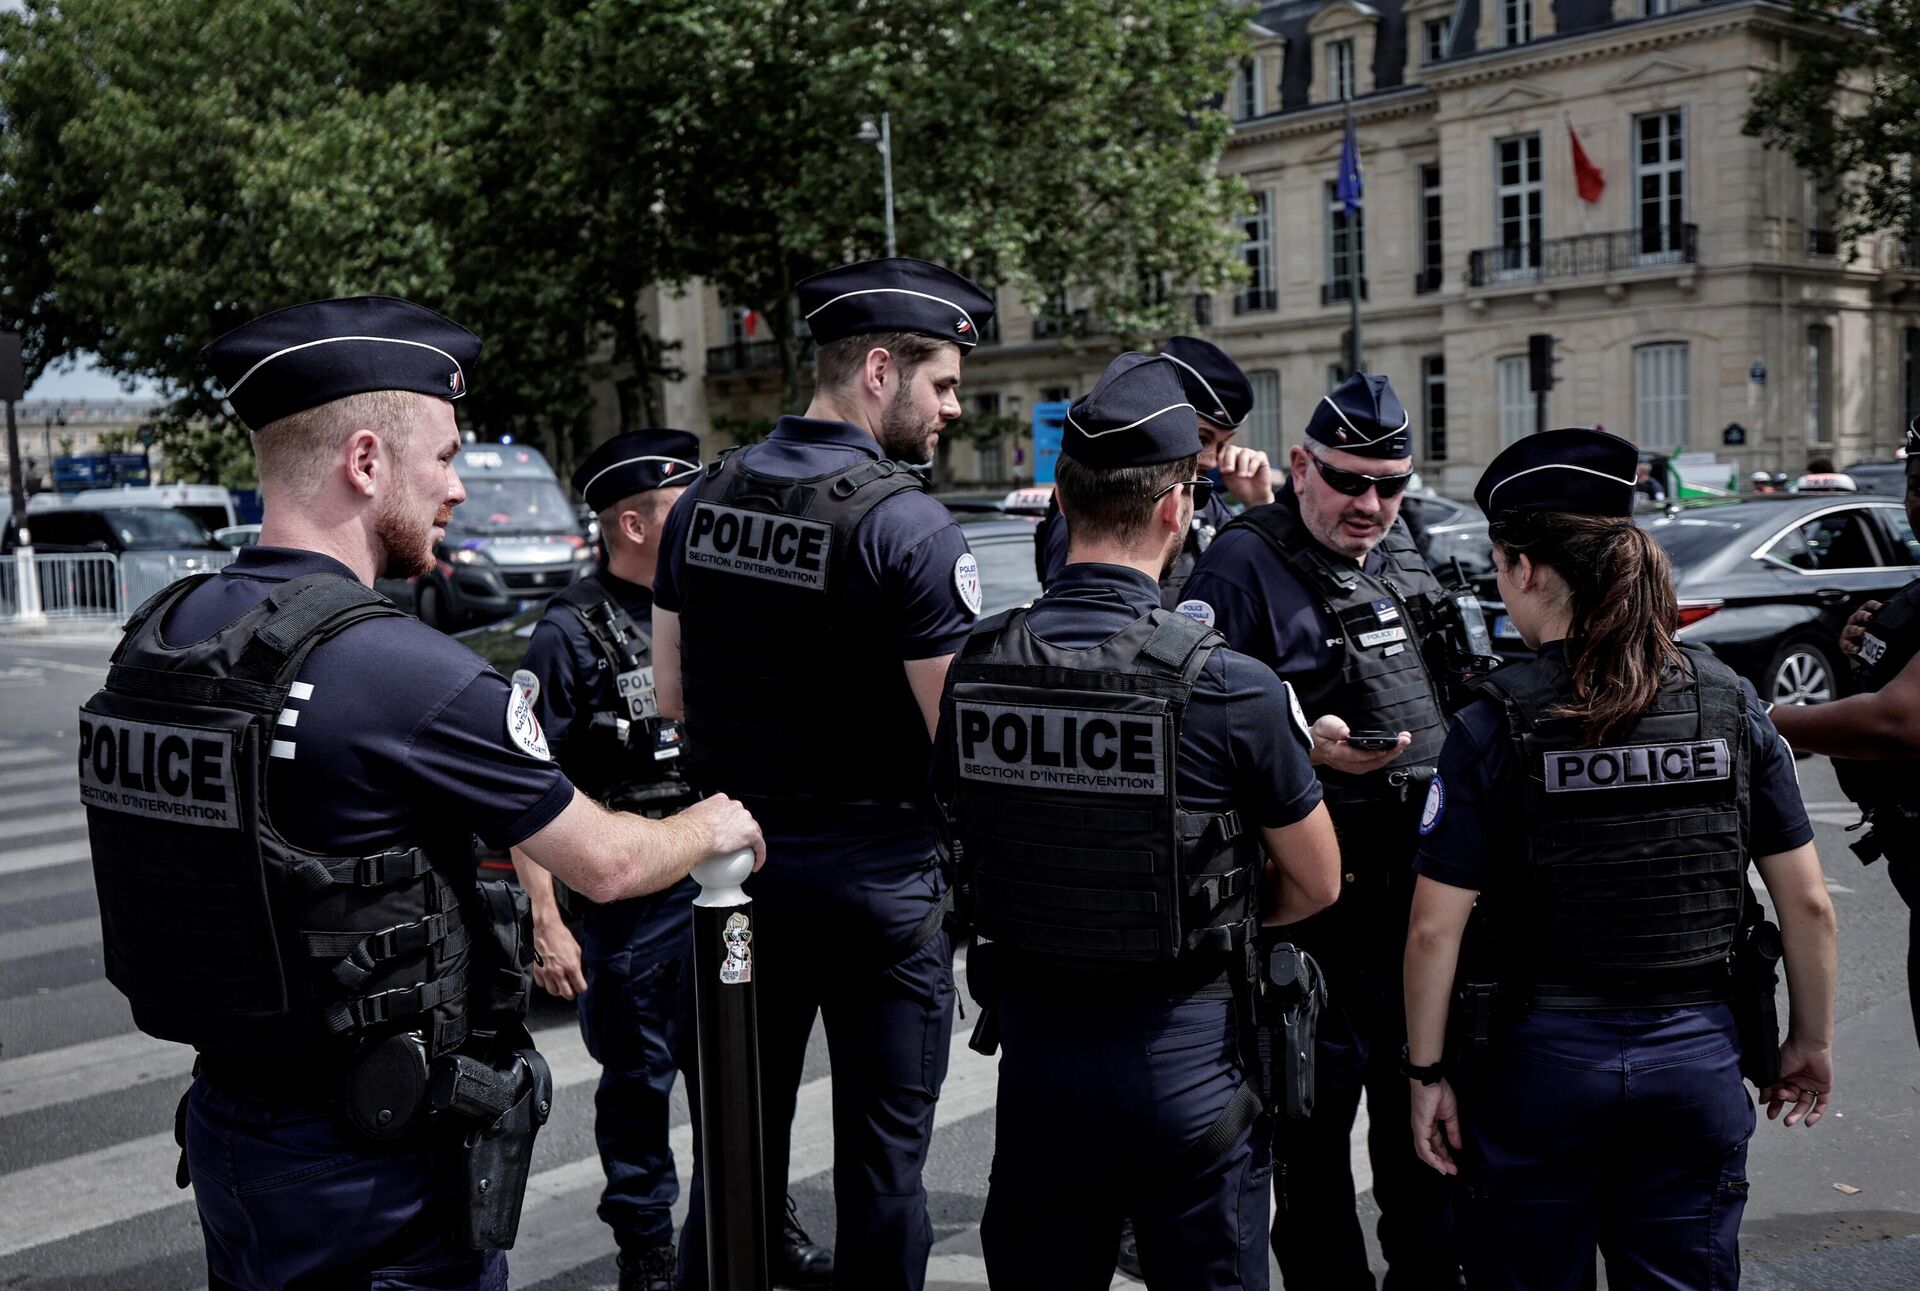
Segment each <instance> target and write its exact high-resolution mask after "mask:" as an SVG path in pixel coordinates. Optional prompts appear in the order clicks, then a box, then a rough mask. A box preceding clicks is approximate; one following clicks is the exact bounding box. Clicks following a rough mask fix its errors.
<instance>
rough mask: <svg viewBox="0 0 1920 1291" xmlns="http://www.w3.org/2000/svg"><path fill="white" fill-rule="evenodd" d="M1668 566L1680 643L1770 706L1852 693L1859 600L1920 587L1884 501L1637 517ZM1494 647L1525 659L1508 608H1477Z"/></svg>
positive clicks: (1760, 505) (1894, 503)
mask: <svg viewBox="0 0 1920 1291" xmlns="http://www.w3.org/2000/svg"><path fill="white" fill-rule="evenodd" d="M1635 523H1637V524H1639V525H1640V526H1641V527H1642V528H1644V529H1646V530H1647V531H1648V532H1649V533H1651V534H1652V535H1653V536H1654V537H1655V538H1656V539H1658V540H1659V542H1660V545H1661V546H1662V547H1664V548H1666V551H1667V555H1668V556H1669V557H1671V558H1672V560H1673V568H1674V581H1675V591H1676V592H1677V593H1678V597H1679V602H1680V639H1681V640H1682V641H1694V642H1698V643H1699V644H1701V645H1706V646H1710V647H1712V649H1713V651H1714V653H1715V654H1717V655H1719V656H1720V657H1721V658H1722V659H1724V660H1725V661H1726V662H1727V664H1728V665H1729V666H1730V667H1732V668H1733V670H1734V671H1736V672H1738V673H1739V674H1740V675H1741V676H1743V677H1745V678H1746V679H1747V680H1748V681H1751V682H1752V683H1753V685H1754V689H1756V690H1757V691H1759V692H1760V697H1761V698H1762V699H1765V700H1770V701H1772V702H1773V703H1776V704H1806V703H1824V702H1826V701H1827V700H1830V699H1835V698H1838V697H1840V696H1841V695H1844V694H1846V693H1847V690H1848V675H1847V670H1846V668H1845V667H1844V666H1843V657H1842V655H1841V654H1840V651H1839V648H1838V646H1837V644H1836V643H1837V641H1838V640H1839V636H1840V628H1841V626H1842V625H1843V624H1844V623H1845V622H1846V620H1847V616H1848V615H1849V614H1851V613H1853V611H1854V610H1855V609H1856V608H1858V607H1859V605H1860V603H1861V602H1862V601H1867V600H1885V599H1887V597H1888V596H1890V595H1892V594H1893V593H1894V592H1897V591H1899V590H1900V589H1901V588H1902V587H1905V586H1906V585H1907V584H1908V583H1910V582H1912V581H1913V579H1914V578H1916V577H1920V542H1916V541H1915V538H1914V534H1913V528H1912V526H1911V525H1910V524H1909V523H1908V520H1907V513H1906V509H1905V508H1904V507H1903V506H1902V505H1901V504H1900V502H1899V501H1898V500H1896V499H1894V498H1891V497H1887V496H1885V495H1879V494H1832V493H1829V494H1819V495H1797V494H1772V495H1765V496H1758V497H1751V498H1745V499H1743V500H1741V501H1738V502H1730V503H1723V502H1713V503H1708V504H1703V505H1696V506H1678V507H1669V508H1667V509H1666V510H1664V511H1661V512H1656V513H1654V514H1651V515H1644V516H1638V517H1636V518H1635ZM1483 603H1484V604H1485V606H1486V609H1487V621H1488V623H1489V625H1490V626H1491V627H1492V629H1493V635H1494V644H1495V647H1496V648H1497V649H1498V650H1499V651H1500V652H1501V653H1502V654H1504V655H1511V656H1524V655H1525V654H1526V653H1527V651H1526V647H1525V646H1524V645H1522V644H1521V642H1520V639H1519V634H1518V633H1517V632H1516V631H1515V630H1514V628H1513V623H1512V620H1510V619H1509V618H1507V616H1506V615H1505V614H1504V613H1503V612H1502V611H1503V609H1504V607H1503V606H1501V605H1500V603H1499V602H1498V601H1497V600H1494V599H1492V598H1491V597H1488V598H1487V599H1486V600H1485V601H1484V602H1483Z"/></svg>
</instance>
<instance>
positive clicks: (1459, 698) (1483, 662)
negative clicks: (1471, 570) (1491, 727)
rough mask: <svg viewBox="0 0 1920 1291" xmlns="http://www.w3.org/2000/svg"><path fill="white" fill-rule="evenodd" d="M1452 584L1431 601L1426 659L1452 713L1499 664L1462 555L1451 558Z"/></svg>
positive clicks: (1463, 704)
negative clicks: (1475, 685)
mask: <svg viewBox="0 0 1920 1291" xmlns="http://www.w3.org/2000/svg"><path fill="white" fill-rule="evenodd" d="M1452 565H1453V584H1452V586H1450V587H1443V588H1442V594H1441V595H1440V596H1439V597H1438V598H1435V599H1432V600H1430V601H1429V602H1428V604H1429V607H1430V609H1431V613H1432V622H1433V631H1432V634H1431V635H1430V636H1429V637H1428V639H1427V642H1426V647H1427V662H1428V664H1429V665H1430V666H1431V667H1432V669H1433V671H1434V674H1435V676H1436V677H1437V678H1438V680H1439V682H1440V702H1441V704H1442V706H1444V707H1445V708H1446V710H1447V712H1449V713H1457V712H1459V711H1460V710H1461V709H1462V708H1465V707H1466V706H1467V704H1469V703H1470V702H1472V700H1473V697H1474V693H1475V692H1474V683H1475V682H1477V681H1479V680H1480V679H1481V678H1482V677H1485V676H1486V675H1487V674H1488V673H1490V672H1492V671H1493V670H1494V669H1495V668H1498V667H1499V666H1500V663H1501V660H1500V656H1499V655H1497V654H1495V653H1494V650H1493V634H1492V633H1491V632H1489V631H1488V630H1487V616H1486V612H1485V611H1483V610H1482V609H1481V608H1480V598H1479V597H1478V596H1477V595H1475V594H1474V591H1473V585H1472V583H1470V582H1469V581H1468V579H1467V576H1466V573H1465V571H1463V570H1462V569H1461V568H1460V560H1459V557H1457V556H1456V557H1455V558H1454V559H1453V561H1452Z"/></svg>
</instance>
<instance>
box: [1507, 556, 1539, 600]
mask: <svg viewBox="0 0 1920 1291" xmlns="http://www.w3.org/2000/svg"><path fill="white" fill-rule="evenodd" d="M1507 571H1508V573H1509V574H1510V575H1511V577H1512V578H1513V585H1514V586H1515V587H1517V588H1519V589H1520V590H1521V591H1523V592H1531V591H1534V590H1535V587H1534V584H1535V583H1536V582H1537V581H1538V578H1539V573H1540V571H1539V570H1538V569H1537V568H1536V567H1535V566H1534V563H1533V557H1531V556H1529V555H1527V554H1526V553H1524V552H1522V553H1521V554H1520V555H1518V556H1515V557H1514V558H1513V563H1512V564H1511V565H1509V566H1508V567H1507Z"/></svg>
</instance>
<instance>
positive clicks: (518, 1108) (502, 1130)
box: [430, 1031, 553, 1251]
mask: <svg viewBox="0 0 1920 1291" xmlns="http://www.w3.org/2000/svg"><path fill="white" fill-rule="evenodd" d="M521 1035H522V1038H523V1039H524V1038H525V1032H524V1031H523V1032H522V1033H521ZM430 1096H431V1099H432V1102H433V1106H434V1108H435V1109H436V1110H437V1111H440V1112H442V1113H446V1114H451V1115H454V1116H458V1117H460V1118H461V1119H462V1122H463V1124H464V1126H465V1132H464V1133H463V1134H462V1136H461V1139H460V1142H459V1147H458V1151H457V1153H456V1158H455V1168H454V1181H453V1182H454V1187H455V1190H456V1192H455V1195H456V1196H457V1197H459V1198H460V1199H461V1204H460V1205H458V1206H457V1207H456V1208H455V1213H454V1215H453V1217H452V1221H453V1233H454V1238H455V1240H456V1241H458V1242H459V1243H461V1244H462V1245H463V1246H465V1247H466V1248H467V1249H469V1250H475V1251H504V1250H508V1249H510V1248H511V1247H512V1246H513V1242H514V1238H515V1237H516V1236H517V1235H518V1234H519V1231H520V1207H521V1203H522V1202H523V1201H524V1200H525V1198H526V1191H527V1176H528V1173H529V1172H530V1171H531V1169H532V1167H533V1140H534V1137H535V1136H536V1135H537V1134H539V1132H540V1127H541V1126H542V1125H545V1124H546V1123H547V1117H548V1115H549V1114H550V1113H551V1112H552V1110H553V1073H552V1072H550V1071H549V1070H548V1069H547V1060H546V1059H545V1058H543V1057H541V1056H540V1053H539V1051H538V1050H536V1049H534V1048H533V1047H532V1045H531V1044H528V1045H527V1046H526V1047H525V1048H520V1049H515V1050H513V1051H512V1052H510V1053H508V1054H506V1055H505V1057H504V1059H503V1060H502V1061H501V1062H500V1063H499V1064H498V1065H493V1064H489V1063H485V1062H481V1061H479V1060H477V1059H474V1058H469V1057H467V1056H465V1055H463V1054H449V1055H447V1056H445V1057H442V1058H440V1059H438V1060H436V1061H435V1063H434V1066H433V1080H432V1087H431V1093H430Z"/></svg>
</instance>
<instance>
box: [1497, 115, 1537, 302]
mask: <svg viewBox="0 0 1920 1291" xmlns="http://www.w3.org/2000/svg"><path fill="white" fill-rule="evenodd" d="M1493 148H1494V190H1493V236H1494V239H1495V241H1497V242H1498V243H1499V244H1500V245H1499V248H1498V250H1497V252H1496V258H1497V262H1498V268H1499V270H1501V271H1504V272H1508V273H1514V272H1519V271H1531V270H1533V269H1535V268H1537V267H1538V266H1539V263H1540V239H1541V219H1542V216H1541V211H1542V206H1543V203H1544V200H1545V198H1544V192H1543V189H1542V187H1541V183H1540V136H1539V135H1537V134H1523V135H1515V136H1513V137H1512V138H1511V139H1499V140H1495V141H1494V145H1493Z"/></svg>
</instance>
